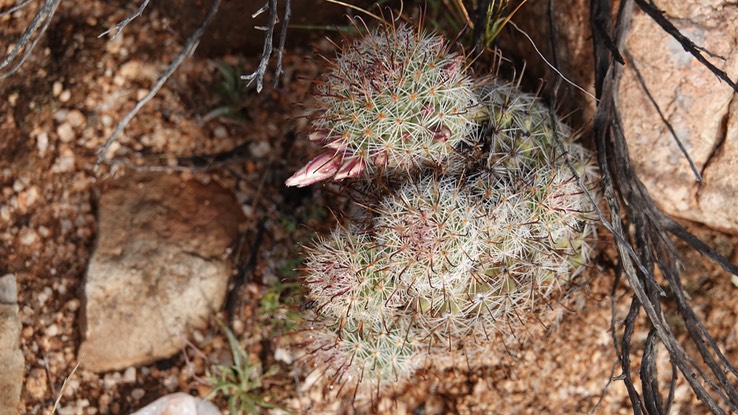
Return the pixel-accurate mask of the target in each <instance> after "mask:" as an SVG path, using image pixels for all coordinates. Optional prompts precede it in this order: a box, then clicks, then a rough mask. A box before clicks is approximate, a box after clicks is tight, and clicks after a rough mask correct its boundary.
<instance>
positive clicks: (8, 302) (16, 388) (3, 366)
mask: <svg viewBox="0 0 738 415" xmlns="http://www.w3.org/2000/svg"><path fill="white" fill-rule="evenodd" d="M17 300H18V293H17V291H16V284H15V275H13V274H6V275H3V276H0V373H1V374H2V375H0V414H15V413H18V404H19V402H20V395H21V388H22V387H23V373H24V371H25V361H24V360H23V352H22V351H21V350H20V331H21V322H20V319H19V316H18V304H17V303H16V302H17Z"/></svg>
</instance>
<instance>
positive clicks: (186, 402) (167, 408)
mask: <svg viewBox="0 0 738 415" xmlns="http://www.w3.org/2000/svg"><path fill="white" fill-rule="evenodd" d="M131 415H220V411H219V410H218V408H217V407H216V406H215V405H213V403H212V402H208V401H206V400H203V399H200V398H196V397H194V396H190V395H188V394H186V393H173V394H171V395H166V396H162V397H161V398H159V399H157V400H155V401H154V402H151V403H150V404H148V405H146V406H145V407H143V408H141V409H139V410H138V411H136V412H134V413H132V414H131Z"/></svg>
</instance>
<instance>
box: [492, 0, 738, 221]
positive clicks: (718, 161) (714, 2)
mask: <svg viewBox="0 0 738 415" xmlns="http://www.w3.org/2000/svg"><path fill="white" fill-rule="evenodd" d="M554 6H555V9H554V10H555V12H554V16H555V22H556V29H557V50H558V54H559V55H558V58H559V64H560V69H561V72H562V73H564V75H566V77H567V78H569V79H570V80H571V81H573V82H574V83H576V84H578V85H579V86H581V87H583V88H584V89H586V90H588V92H590V93H594V91H593V85H592V84H593V80H594V78H593V76H594V75H593V74H594V69H593V52H592V44H591V43H592V41H591V30H590V26H589V7H588V2H587V1H585V0H562V1H557V2H556V3H555V5H554ZM547 7H548V2H527V3H526V4H525V5H524V6H523V7H522V8H521V9H520V11H519V12H518V13H517V14H516V15H515V16H514V19H513V20H514V21H515V22H516V23H517V24H518V26H519V27H520V28H521V29H523V30H524V31H525V32H526V33H527V34H528V35H529V36H530V37H531V38H532V39H533V41H534V42H535V44H536V47H537V48H538V50H539V51H540V52H541V53H542V54H543V55H544V56H545V57H546V59H547V60H548V61H549V62H551V61H552V60H551V53H550V42H549V38H550V34H549V33H550V32H549V29H548V24H547V23H546V22H547ZM658 8H659V9H661V10H663V11H664V12H665V14H664V15H665V16H667V17H668V19H669V20H670V21H671V22H672V23H673V24H674V25H675V26H676V27H677V28H678V29H679V30H680V31H681V32H682V33H683V34H684V35H686V36H688V37H689V38H690V39H692V40H693V41H694V43H696V44H697V45H698V46H700V47H704V48H706V49H707V50H709V51H710V52H712V53H715V54H717V55H720V56H721V57H722V58H725V59H722V58H720V57H715V58H711V57H709V56H708V60H710V61H711V62H712V63H713V64H715V65H716V66H717V67H718V68H720V69H722V70H724V71H725V72H726V73H727V74H728V76H729V77H730V78H731V79H733V80H734V81H735V80H737V79H738V53H736V52H738V50H737V49H738V46H736V45H737V44H738V25H735V24H732V22H734V21H735V19H736V18H737V17H738V9H737V8H735V7H731V6H730V5H729V4H728V3H725V2H722V1H719V0H709V1H701V0H689V1H678V0H662V1H659V2H658ZM614 11H617V8H615V10H614ZM500 40H501V42H502V47H503V49H504V50H505V55H508V56H513V57H516V58H518V59H520V60H525V61H526V62H527V65H526V73H527V74H526V76H527V77H532V78H533V79H534V80H535V79H538V78H541V77H546V78H547V79H549V81H548V82H547V86H550V85H553V84H554V83H553V82H550V79H551V75H550V74H551V73H552V71H551V70H550V69H549V68H548V67H547V64H546V63H545V62H543V60H542V59H541V58H540V56H539V54H538V51H536V50H535V49H533V47H532V46H531V44H530V41H529V40H528V39H527V38H526V37H525V36H523V35H521V34H520V33H518V32H517V31H516V30H514V29H513V28H512V27H510V28H508V29H506V34H505V35H504V36H502V37H501V38H500ZM626 48H627V50H628V51H629V52H630V54H631V55H632V56H633V58H634V60H635V65H637V67H638V69H639V71H640V72H641V74H642V76H643V78H644V79H645V82H646V84H647V85H648V88H649V91H650V92H651V94H652V95H653V96H654V98H655V100H656V102H657V103H658V104H659V106H660V108H661V110H662V112H663V113H664V115H665V117H666V118H667V120H669V122H670V123H671V124H672V126H673V127H674V129H675V131H676V133H677V135H678V137H679V139H680V140H681V141H682V143H683V144H684V146H685V147H686V149H687V151H688V153H689V155H690V157H691V158H692V160H693V161H694V163H695V165H696V167H697V169H698V171H700V173H701V174H702V177H703V183H702V184H699V183H697V181H696V180H695V176H694V174H693V173H692V170H691V168H690V166H689V164H688V162H687V161H686V159H685V158H684V156H683V155H682V153H681V151H680V149H679V147H678V146H677V144H676V141H675V140H674V138H673V137H672V136H671V133H670V132H669V130H668V129H667V128H666V127H665V126H664V124H663V123H662V122H661V120H660V118H659V115H658V113H657V112H656V110H655V109H654V107H653V104H651V102H650V101H649V100H648V98H647V96H646V94H645V92H644V91H643V88H642V87H641V86H640V84H639V83H638V81H637V79H636V76H635V73H634V71H633V70H632V68H631V67H632V66H633V65H632V64H631V63H627V64H626V66H625V68H624V71H623V78H622V81H621V83H620V88H619V90H618V105H619V108H620V115H621V119H622V121H623V129H624V132H625V137H626V140H627V143H628V148H629V151H630V156H631V158H632V160H633V165H634V167H635V169H636V172H637V173H638V176H639V177H640V179H641V180H642V181H643V183H644V184H645V185H646V188H647V189H648V191H649V193H650V194H651V196H652V197H653V199H654V200H655V201H656V203H657V204H658V205H659V207H660V208H661V209H662V210H664V211H665V212H666V213H668V214H670V215H672V216H676V217H681V218H685V219H690V220H694V221H698V222H702V223H705V224H707V225H708V226H711V227H713V228H715V229H719V230H722V231H724V232H730V233H738V204H736V203H734V201H735V197H736V195H738V103H736V101H738V100H736V99H735V97H736V96H738V95H736V94H735V93H734V91H733V90H732V89H731V88H730V87H729V86H728V85H726V84H725V83H723V82H721V81H720V80H719V79H718V78H717V77H716V76H715V75H713V74H712V73H711V72H710V71H709V70H708V69H706V68H705V67H704V66H703V65H702V64H700V63H699V62H698V61H697V60H696V59H695V58H693V57H692V56H691V55H690V54H688V53H687V52H686V51H684V49H683V48H682V46H681V45H680V44H679V43H678V42H677V41H676V40H674V39H673V38H672V37H671V36H670V35H668V34H667V33H666V32H664V31H663V30H662V29H661V28H660V27H659V26H658V25H657V24H656V23H654V22H653V20H651V18H650V17H648V16H647V15H646V14H645V13H643V12H641V11H640V9H639V8H638V7H637V6H633V22H632V25H631V29H630V31H629V32H628V34H627V38H626ZM703 54H704V53H703ZM704 55H707V54H704ZM533 87H535V85H533ZM562 88H563V89H562V90H561V91H559V98H560V99H561V100H562V101H563V102H561V103H560V104H561V105H560V110H563V111H560V113H568V112H569V111H576V110H578V109H580V110H581V112H574V113H573V116H570V117H569V118H568V120H569V121H570V122H573V123H574V126H575V127H577V128H579V126H580V125H582V124H583V123H584V124H586V123H589V122H591V120H592V115H593V111H594V103H593V100H592V99H591V98H590V97H588V96H587V95H586V94H584V93H582V92H581V91H579V90H577V89H574V88H572V87H571V86H568V85H567V84H566V83H562ZM546 92H547V90H544V92H543V93H544V94H545V93H546Z"/></svg>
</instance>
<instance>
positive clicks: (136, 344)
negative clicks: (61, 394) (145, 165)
mask: <svg viewBox="0 0 738 415" xmlns="http://www.w3.org/2000/svg"><path fill="white" fill-rule="evenodd" d="M242 221H243V214H242V213H241V210H240V207H239V205H238V203H237V201H236V200H235V198H234V197H233V196H232V195H231V194H230V193H228V192H227V191H225V190H224V189H222V188H221V187H219V186H217V185H215V184H210V185H202V184H200V183H197V182H195V181H187V182H183V181H182V180H181V179H179V178H178V177H177V176H171V175H161V174H134V175H130V176H126V177H123V178H121V179H118V180H114V181H111V182H108V183H106V184H105V185H104V188H103V189H102V191H101V196H100V199H99V213H98V235H97V246H96V247H95V250H94V252H93V254H92V258H91V260H90V264H89V267H88V269H87V275H86V279H85V285H84V298H83V303H84V304H83V312H82V316H81V317H82V328H83V337H84V340H83V342H82V344H81V345H80V348H79V360H80V362H81V364H82V366H84V367H85V368H86V369H89V370H92V371H97V372H100V371H108V370H120V369H125V368H128V367H133V366H138V365H142V364H146V363H150V362H152V361H155V360H158V359H162V358H167V357H170V356H171V355H172V354H174V353H176V352H177V351H179V350H180V349H181V347H182V346H183V345H184V342H185V339H186V337H187V335H188V333H189V332H190V330H191V329H192V328H202V327H204V326H205V325H206V323H207V320H208V318H209V316H210V315H211V313H212V312H214V311H216V310H218V309H219V308H220V307H221V306H222V304H223V300H224V296H225V293H226V289H227V284H228V279H229V277H230V274H231V264H230V261H229V259H228V250H229V247H230V246H231V245H232V243H233V241H234V240H235V238H236V236H237V234H238V228H239V224H240V223H241V222H242Z"/></svg>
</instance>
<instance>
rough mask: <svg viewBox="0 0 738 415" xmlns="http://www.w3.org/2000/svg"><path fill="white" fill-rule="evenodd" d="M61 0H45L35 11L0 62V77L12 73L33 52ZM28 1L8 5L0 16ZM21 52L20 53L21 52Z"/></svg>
mask: <svg viewBox="0 0 738 415" xmlns="http://www.w3.org/2000/svg"><path fill="white" fill-rule="evenodd" d="M60 2H61V0H45V1H44V4H43V5H41V8H40V9H39V10H38V12H36V15H35V16H34V17H33V20H31V23H30V24H29V25H28V27H26V30H25V31H24V32H23V34H22V35H21V37H20V39H19V40H18V41H17V42H16V43H15V45H13V47H12V48H11V49H10V52H9V53H8V55H7V56H6V57H5V58H4V59H3V60H2V61H1V62H0V79H4V78H7V77H9V76H10V75H12V74H14V73H15V72H16V71H17V70H18V68H20V67H21V65H23V63H24V62H25V61H26V59H28V57H29V56H30V55H31V52H33V49H34V48H35V47H36V45H37V44H38V42H39V40H41V37H43V34H44V32H46V29H48V28H49V23H51V18H52V17H54V13H55V12H56V9H57V7H59V3H60ZM29 3H30V0H24V1H22V2H20V3H18V4H16V5H15V6H12V7H10V8H9V9H8V10H3V11H2V12H0V17H2V16H5V15H7V14H10V13H13V12H15V11H17V10H20V9H21V8H23V7H26V6H27V5H28V4H29ZM21 52H22V54H21Z"/></svg>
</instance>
